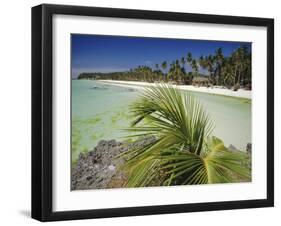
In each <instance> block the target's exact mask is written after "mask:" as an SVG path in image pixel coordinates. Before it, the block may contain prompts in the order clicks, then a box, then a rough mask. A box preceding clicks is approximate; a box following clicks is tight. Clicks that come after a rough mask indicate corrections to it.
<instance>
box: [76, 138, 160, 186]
mask: <svg viewBox="0 0 281 226" xmlns="http://www.w3.org/2000/svg"><path fill="white" fill-rule="evenodd" d="M154 141H155V138H154V137H146V138H143V139H141V140H138V141H136V142H134V143H125V142H117V141H115V140H109V141H106V140H101V141H99V142H98V144H97V146H96V147H95V148H94V149H93V150H92V151H89V152H88V153H83V154H82V153H81V154H80V155H79V158H78V161H77V163H76V165H75V166H74V167H73V169H72V172H71V175H72V177H71V189H72V190H85V189H97V188H109V187H112V186H121V185H122V184H124V181H125V179H126V175H125V173H124V172H121V171H120V170H119V168H120V166H122V165H123V164H124V163H125V161H126V159H125V158H124V157H119V158H116V157H117V155H119V154H121V153H123V152H126V151H127V150H128V149H129V148H134V147H143V146H145V145H148V144H150V143H151V142H154ZM118 178H122V180H121V179H120V180H121V181H119V179H118Z"/></svg>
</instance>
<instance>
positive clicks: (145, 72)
mask: <svg viewBox="0 0 281 226" xmlns="http://www.w3.org/2000/svg"><path fill="white" fill-rule="evenodd" d="M251 62H252V60H251V51H250V49H249V48H248V47H247V46H244V45H243V46H240V47H239V48H237V49H235V50H234V51H233V52H232V53H231V54H230V55H229V56H225V55H224V54H223V51H222V48H218V49H216V50H215V53H214V54H209V55H201V56H200V57H199V58H195V57H194V56H193V55H192V53H191V52H188V53H187V55H186V56H183V57H181V58H180V59H176V60H174V61H172V62H170V63H168V62H167V61H164V62H162V63H160V64H155V66H154V67H153V68H152V67H149V66H147V65H140V66H138V67H136V68H133V69H130V70H129V71H124V72H111V73H82V74H80V75H79V76H78V79H103V80H106V79H112V80H127V81H143V82H161V81H162V82H171V83H174V84H186V85H190V84H192V81H193V79H194V78H196V77H204V78H208V80H209V81H210V82H211V83H212V84H213V85H218V86H225V87H228V88H231V87H236V88H239V87H240V86H243V87H247V88H249V89H251V83H252V76H251V74H252V68H251ZM186 68H189V71H187V70H186Z"/></svg>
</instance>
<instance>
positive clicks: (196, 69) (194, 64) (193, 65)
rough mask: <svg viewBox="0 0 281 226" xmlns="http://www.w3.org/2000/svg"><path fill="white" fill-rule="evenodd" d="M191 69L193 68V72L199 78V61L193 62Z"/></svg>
mask: <svg viewBox="0 0 281 226" xmlns="http://www.w3.org/2000/svg"><path fill="white" fill-rule="evenodd" d="M191 67H192V70H193V73H194V75H195V76H197V75H198V71H199V68H198V64H197V61H196V60H195V59H193V60H192V62H191Z"/></svg>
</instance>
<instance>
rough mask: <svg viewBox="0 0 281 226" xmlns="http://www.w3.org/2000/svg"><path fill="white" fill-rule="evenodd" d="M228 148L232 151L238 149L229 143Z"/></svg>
mask: <svg viewBox="0 0 281 226" xmlns="http://www.w3.org/2000/svg"><path fill="white" fill-rule="evenodd" d="M228 150H230V151H233V152H235V151H239V150H238V149H237V148H236V147H235V146H234V145H232V144H231V145H229V147H228Z"/></svg>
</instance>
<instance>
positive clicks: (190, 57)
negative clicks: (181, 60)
mask: <svg viewBox="0 0 281 226" xmlns="http://www.w3.org/2000/svg"><path fill="white" fill-rule="evenodd" d="M191 61H192V54H191V52H189V53H187V57H186V62H188V63H191Z"/></svg>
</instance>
